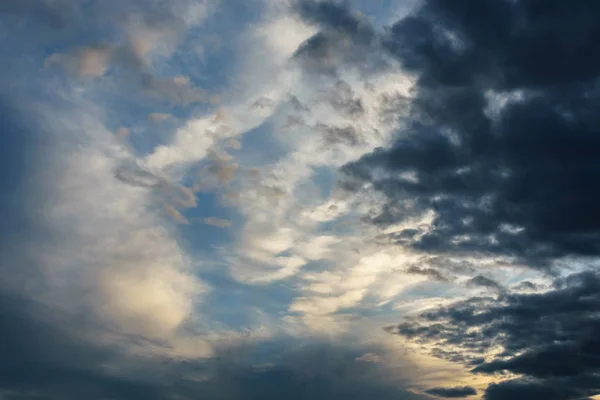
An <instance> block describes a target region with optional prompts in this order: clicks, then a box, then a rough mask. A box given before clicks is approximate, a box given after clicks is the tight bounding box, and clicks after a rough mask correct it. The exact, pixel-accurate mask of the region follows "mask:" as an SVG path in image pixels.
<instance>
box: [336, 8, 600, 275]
mask: <svg viewBox="0 0 600 400" xmlns="http://www.w3.org/2000/svg"><path fill="white" fill-rule="evenodd" d="M599 13H600V8H599V7H597V6H596V5H590V4H586V3H583V2H580V3H577V5H575V6H573V7H570V6H569V7H567V6H564V5H563V6H559V5H551V4H550V3H544V4H543V5H542V4H541V3H540V5H539V8H538V5H537V3H536V5H535V6H534V5H533V3H529V2H499V3H498V2H494V1H483V2H480V3H478V5H477V6H476V7H475V8H473V7H470V6H467V5H466V3H462V2H459V3H457V4H454V3H452V4H450V3H447V2H442V1H433V0H432V1H427V2H425V3H424V5H423V6H422V7H421V8H420V9H419V10H418V11H416V12H415V13H414V14H412V15H410V16H408V17H406V18H404V19H402V20H400V21H398V22H397V23H396V24H395V25H394V26H393V27H391V28H390V29H389V30H388V31H386V32H384V33H382V34H381V35H380V37H381V41H382V43H383V44H382V47H383V48H384V49H385V51H386V52H388V53H389V54H391V55H393V56H394V57H396V58H397V59H398V60H399V61H400V63H401V64H402V67H403V68H404V69H405V70H406V71H408V72H410V73H412V74H414V75H415V76H416V77H417V87H416V88H415V95H416V97H415V98H414V100H413V101H412V102H411V103H410V112H409V114H408V116H407V117H406V129H403V130H402V131H401V132H399V135H398V139H397V141H396V142H395V143H394V144H393V145H392V146H391V147H388V148H380V149H377V150H376V151H375V152H373V153H371V154H368V155H365V156H364V157H363V158H362V159H361V160H359V161H357V162H353V163H350V164H348V165H347V166H345V168H344V171H345V172H346V173H347V174H348V176H349V177H351V178H352V179H356V180H358V181H360V182H363V183H365V184H368V185H370V186H371V187H372V188H373V189H374V190H376V191H378V192H379V193H381V194H383V195H385V196H386V197H387V199H388V201H387V203H386V204H384V206H383V207H382V211H381V213H380V214H379V215H378V216H375V217H373V218H372V221H373V223H375V224H378V225H380V226H387V225H389V224H394V223H399V222H402V221H405V220H407V219H409V218H414V217H416V216H420V215H424V214H426V213H428V212H434V220H433V222H432V224H431V225H430V226H428V227H426V228H424V229H419V233H418V234H416V235H414V236H413V238H412V239H409V240H408V241H407V242H405V243H404V245H407V246H410V247H412V248H414V249H416V250H419V251H423V252H427V253H430V254H431V253H437V254H449V253H451V254H455V255H460V254H462V255H465V254H469V255H471V256H475V255H477V254H479V255H485V256H502V257H506V258H508V259H510V260H512V261H514V262H517V263H519V262H521V263H528V264H529V265H538V266H548V265H549V264H552V262H553V260H555V259H557V258H564V257H567V256H579V257H587V256H597V255H598V247H597V246H596V242H597V236H598V230H597V227H598V226H600V223H599V222H600V221H599V220H598V212H597V207H596V206H595V203H594V202H593V201H592V200H591V199H594V198H596V197H597V195H598V193H597V190H596V188H595V186H594V185H591V184H590V182H593V181H594V180H595V179H597V177H596V175H595V174H596V171H597V168H596V167H595V166H594V165H596V164H595V160H596V158H595V155H594V154H592V152H591V151H589V149H591V148H593V147H594V146H596V145H597V143H596V141H597V137H598V135H597V134H596V133H595V132H596V131H597V129H596V126H597V118H596V116H595V114H594V113H593V112H591V110H592V108H593V105H594V104H595V102H596V101H597V96H598V91H597V90H595V89H592V87H591V86H589V85H588V84H586V83H585V82H588V83H589V82H592V81H594V79H596V78H597V75H596V72H595V71H596V69H594V68H595V67H593V66H594V65H595V63H596V62H597V60H596V59H595V58H594V59H593V60H591V61H584V60H585V58H586V53H587V51H588V50H586V49H589V46H592V43H594V42H595V40H597V38H598V35H599V34H600V33H599V32H598V29H597V27H596V24H595V23H594V22H592V21H594V17H593V16H594V15H597V14H599ZM467 15H469V16H467ZM470 15H473V16H474V17H470ZM483 21H487V22H486V23H484V22H483ZM340 24H341V23H340ZM343 26H345V25H343V24H342V27H343ZM563 35H566V36H563ZM566 37H570V38H572V39H569V40H567V39H566ZM548 38H554V39H553V41H552V42H551V43H550V42H547V40H549V39H548ZM539 43H547V45H546V46H540V45H539ZM565 54H570V56H569V58H568V59H569V60H571V61H569V62H568V63H567V62H562V61H557V60H561V59H563V58H562V57H566V56H565ZM546 65H548V66H546ZM558 83H560V84H558ZM407 176H412V178H410V179H407Z"/></svg>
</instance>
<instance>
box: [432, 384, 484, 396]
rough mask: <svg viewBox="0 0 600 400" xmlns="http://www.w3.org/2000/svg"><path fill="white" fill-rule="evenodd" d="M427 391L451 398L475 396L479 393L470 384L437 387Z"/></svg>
mask: <svg viewBox="0 0 600 400" xmlns="http://www.w3.org/2000/svg"><path fill="white" fill-rule="evenodd" d="M425 392H426V393H428V394H432V395H434V396H438V397H444V398H449V399H459V398H463V397H469V396H474V395H476V394H477V390H475V388H473V387H470V386H456V387H436V388H433V389H429V390H426V391H425Z"/></svg>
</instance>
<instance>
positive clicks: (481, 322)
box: [389, 271, 600, 399]
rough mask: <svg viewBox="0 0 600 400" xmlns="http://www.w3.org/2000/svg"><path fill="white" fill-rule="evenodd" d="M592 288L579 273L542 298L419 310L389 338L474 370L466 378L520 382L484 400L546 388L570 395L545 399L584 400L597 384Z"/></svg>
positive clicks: (593, 276)
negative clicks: (500, 376) (512, 377)
mask: <svg viewBox="0 0 600 400" xmlns="http://www.w3.org/2000/svg"><path fill="white" fill-rule="evenodd" d="M599 289H600V277H599V276H598V274H597V273H596V272H592V271H585V272H580V273H575V274H572V275H569V276H567V277H566V278H556V279H555V281H554V284H553V288H552V289H551V290H548V291H546V292H542V293H532V294H519V293H501V294H500V295H499V296H498V298H496V299H494V298H489V297H472V298H469V299H466V300H464V301H460V302H456V303H454V304H451V305H449V306H446V307H442V308H439V309H433V310H429V311H426V312H424V313H422V314H420V315H419V316H418V317H417V318H416V319H411V320H407V321H406V322H403V323H401V324H399V325H398V326H395V327H391V328H389V331H390V332H392V333H395V334H397V335H400V336H403V337H405V338H407V339H409V340H415V341H418V342H419V343H421V344H422V345H425V346H426V347H427V348H428V349H430V351H431V352H432V354H434V355H435V356H436V357H441V358H444V359H448V360H450V361H454V362H461V363H464V364H465V365H467V366H474V368H473V370H472V371H473V372H474V373H480V374H497V373H502V372H509V373H512V374H516V375H522V376H524V377H525V378H524V379H521V380H516V381H507V382H505V383H499V384H497V385H495V386H494V385H491V386H490V387H488V390H487V392H486V396H489V398H494V399H495V398H499V397H495V396H497V394H496V393H500V392H502V393H508V392H509V391H510V392H514V393H515V396H516V392H518V389H519V388H521V389H522V390H523V393H529V392H531V393H534V394H535V393H539V396H541V394H543V393H546V391H545V390H542V389H541V387H543V386H544V385H546V384H547V385H549V386H551V387H553V388H556V393H573V394H572V395H569V396H567V395H558V394H555V395H553V396H555V397H550V398H561V399H575V398H579V397H577V396H584V395H585V396H591V395H593V394H595V393H597V390H596V388H597V387H598V383H599V382H598V378H597V374H598V371H599V369H600V364H599V363H598V360H599V359H600V353H599V351H600V347H599V346H598V340H597V339H596V336H597V332H598V320H597V318H596V314H597V312H598V304H600V302H598V293H600V290H599ZM482 356H483V357H484V359H481V357H482ZM577 393H579V394H578V395H577ZM503 395H504V396H506V395H507V394H503ZM520 396H523V398H525V397H524V396H525V394H520ZM532 396H533V394H532ZM560 396H563V397H560ZM486 398H487V397H486ZM530 398H538V397H530ZM539 398H545V397H543V396H541V397H539Z"/></svg>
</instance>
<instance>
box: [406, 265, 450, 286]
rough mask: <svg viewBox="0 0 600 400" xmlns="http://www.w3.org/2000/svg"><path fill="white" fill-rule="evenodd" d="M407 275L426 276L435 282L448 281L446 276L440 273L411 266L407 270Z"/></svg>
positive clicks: (431, 269) (435, 270)
mask: <svg viewBox="0 0 600 400" xmlns="http://www.w3.org/2000/svg"><path fill="white" fill-rule="evenodd" d="M406 272H407V273H409V274H414V275H423V276H427V277H429V278H431V279H433V280H435V281H441V282H448V281H449V279H448V277H447V276H445V275H443V274H442V273H441V272H440V271H438V270H437V269H433V268H422V267H418V266H416V265H411V266H410V267H409V268H408V269H407V270H406Z"/></svg>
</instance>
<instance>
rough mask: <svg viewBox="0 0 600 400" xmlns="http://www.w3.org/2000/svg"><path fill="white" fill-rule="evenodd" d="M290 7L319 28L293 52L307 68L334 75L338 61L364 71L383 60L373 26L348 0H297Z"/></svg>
mask: <svg viewBox="0 0 600 400" xmlns="http://www.w3.org/2000/svg"><path fill="white" fill-rule="evenodd" d="M294 10H295V11H296V13H297V14H298V15H299V16H300V18H302V19H303V20H304V21H305V22H307V23H309V24H312V25H315V26H317V27H319V28H320V29H319V31H318V32H317V33H316V34H315V35H313V36H312V37H311V38H309V39H308V40H307V41H306V42H304V43H303V44H302V45H301V46H300V47H299V48H298V50H297V51H296V54H295V58H296V59H297V60H299V61H301V63H302V65H303V66H304V67H305V68H306V69H307V70H308V71H313V72H316V73H319V74H326V75H331V76H335V75H336V71H337V68H338V66H340V65H342V64H344V65H345V66H348V65H351V66H353V67H356V68H358V69H359V70H360V71H362V72H365V73H368V72H372V71H377V70H378V69H379V68H381V66H382V65H384V64H385V61H384V60H383V58H382V57H381V53H380V52H378V51H377V48H378V42H379V40H378V36H377V34H376V32H375V30H374V29H373V27H372V26H371V24H370V22H369V21H368V19H367V18H366V17H365V16H364V15H362V14H360V13H357V12H354V11H352V10H351V9H350V8H349V6H348V3H345V2H333V1H315V0H304V1H302V0H300V1H296V2H295V3H294Z"/></svg>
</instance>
